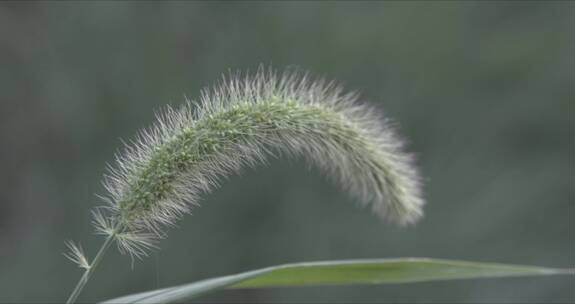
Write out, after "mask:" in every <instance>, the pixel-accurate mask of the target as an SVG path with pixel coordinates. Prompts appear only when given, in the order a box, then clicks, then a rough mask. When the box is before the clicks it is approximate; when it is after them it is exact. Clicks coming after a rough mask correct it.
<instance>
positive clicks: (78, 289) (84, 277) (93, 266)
mask: <svg viewBox="0 0 575 304" xmlns="http://www.w3.org/2000/svg"><path fill="white" fill-rule="evenodd" d="M116 231H117V230H114V233H112V234H110V235H109V236H108V237H107V238H106V241H104V244H102V247H100V250H98V253H97V254H96V256H95V257H94V260H93V261H92V263H91V264H90V268H88V269H86V271H85V272H84V274H83V275H82V277H81V278H80V280H79V281H78V283H77V284H76V287H75V288H74V290H73V291H72V293H71V294H70V297H69V298H68V300H67V301H66V304H72V303H74V302H76V299H77V298H78V296H79V295H80V293H81V292H82V290H83V289H84V286H86V283H88V280H89V279H90V277H91V276H92V274H93V273H94V270H95V269H96V267H97V266H98V264H99V263H100V261H101V260H102V258H103V257H104V254H105V253H106V251H107V250H108V248H110V245H112V242H113V241H114V238H115V237H116Z"/></svg>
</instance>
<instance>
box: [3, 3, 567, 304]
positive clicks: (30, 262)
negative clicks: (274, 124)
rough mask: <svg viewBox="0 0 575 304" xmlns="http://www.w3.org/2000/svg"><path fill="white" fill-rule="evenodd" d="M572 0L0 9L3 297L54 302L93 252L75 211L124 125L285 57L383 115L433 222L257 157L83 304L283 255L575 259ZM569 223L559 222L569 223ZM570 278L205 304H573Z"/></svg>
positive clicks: (110, 266) (242, 297)
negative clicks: (224, 77)
mask: <svg viewBox="0 0 575 304" xmlns="http://www.w3.org/2000/svg"><path fill="white" fill-rule="evenodd" d="M574 28H575V3H570V2H483V1H481V2H472V1H461V2H451V1H445V2H427V1H422V2H417V1H413V2H313V3H307V2H291V3H289V2H242V3H237V2H216V3H213V2H209V3H208V2H183V1H182V2H161V3H160V2H141V3H137V2H25V3H17V2H2V3H1V4H0V168H1V170H2V174H0V185H1V186H0V189H1V191H0V302H59V301H62V300H63V299H65V298H66V296H67V295H68V293H69V292H70V291H71V289H72V287H73V285H74V284H75V282H76V280H77V279H78V278H79V276H80V274H81V271H80V270H79V269H77V268H76V267H75V266H74V265H72V264H71V263H69V262H68V261H67V260H66V259H65V258H64V257H63V256H62V252H63V251H64V250H65V248H64V240H66V239H74V240H79V241H81V242H82V244H83V245H84V247H85V249H86V250H87V253H88V255H90V256H93V254H94V252H95V250H96V249H97V247H98V246H99V245H100V244H101V242H102V239H101V238H100V237H97V236H94V235H93V234H92V228H91V226H90V214H89V208H91V207H92V206H95V205H97V204H99V200H98V199H97V198H96V196H95V195H94V194H95V193H103V187H102V186H101V185H100V180H101V176H102V174H103V173H104V169H105V163H106V162H111V161H112V160H113V154H114V152H115V151H116V150H117V149H118V148H119V147H120V145H121V141H120V138H123V139H129V138H131V137H132V136H133V135H134V134H135V132H136V131H137V130H138V129H140V128H142V127H144V126H147V125H149V124H150V123H151V122H152V121H153V119H154V118H153V117H154V111H155V110H157V109H159V108H161V107H162V105H165V104H174V105H177V104H180V103H181V102H182V100H183V99H184V95H186V96H188V97H189V98H192V99H194V98H196V97H198V95H199V91H200V89H201V88H203V87H204V86H207V85H210V84H212V83H213V82H214V81H216V80H217V79H218V78H219V77H220V75H221V74H222V73H227V72H228V71H229V70H230V69H231V70H232V71H237V70H242V71H245V70H247V69H249V70H252V71H253V70H255V69H256V68H257V66H258V65H259V64H265V65H271V66H273V67H275V68H276V69H279V70H281V69H283V68H285V67H292V66H297V67H300V68H302V69H305V70H309V71H311V72H312V73H313V74H315V75H319V76H325V77H327V78H329V79H337V80H339V81H341V82H342V83H344V84H345V86H346V87H347V88H348V89H352V90H359V91H360V92H361V93H362V97H363V99H364V100H368V101H370V102H373V103H377V104H378V106H380V107H382V108H383V109H384V110H385V112H386V113H387V114H388V116H390V117H392V118H394V120H395V121H396V122H397V124H398V125H399V128H400V131H401V133H402V134H403V135H404V136H405V137H406V138H408V139H409V141H410V145H409V150H410V151H413V152H415V153H417V155H418V163H419V165H420V166H421V168H422V172H423V174H424V176H425V184H426V187H425V189H426V196H427V199H428V205H427V206H426V218H425V219H424V220H423V221H422V222H421V223H420V224H419V225H417V226H415V227H410V228H406V229H401V228H397V227H393V226H392V225H389V224H385V223H381V222H379V221H378V220H377V219H376V218H375V217H374V216H372V215H370V214H369V212H368V210H361V208H357V207H356V206H354V202H353V200H352V199H351V198H349V197H348V196H347V195H345V193H343V191H341V190H339V189H338V188H337V187H336V186H335V185H332V184H331V183H330V182H328V181H327V180H326V179H325V178H324V177H323V176H322V175H321V174H320V173H318V172H316V171H313V170H309V169H308V168H306V166H305V165H304V164H302V163H301V162H297V161H288V160H285V159H278V160H272V161H271V164H270V165H269V166H267V167H260V168H257V169H255V170H246V171H245V172H243V174H241V175H239V176H233V177H231V178H229V179H228V180H226V181H225V182H224V183H223V185H222V188H221V189H220V190H218V191H216V192H215V193H213V194H210V195H207V196H206V197H205V200H204V202H203V206H202V207H201V208H199V209H196V211H195V213H194V215H193V216H187V217H185V218H184V219H183V220H182V221H180V222H179V226H178V227H177V228H175V229H172V230H171V231H170V232H169V238H168V239H165V240H163V241H162V242H161V250H160V251H157V252H155V253H153V254H152V255H151V256H150V257H148V258H147V259H145V260H143V261H136V262H135V263H134V264H133V269H132V266H131V262H130V259H129V258H128V257H126V256H122V255H120V254H118V253H116V252H111V253H110V254H109V255H107V257H106V259H105V260H104V262H103V264H102V265H101V267H100V268H99V269H98V271H97V272H96V274H95V276H94V277H93V280H92V281H91V282H90V283H89V285H88V287H87V289H86V291H85V293H84V294H83V295H82V296H81V300H83V301H96V300H103V299H106V298H111V297H114V296H120V295H123V294H127V293H132V292H137V291H144V290H148V289H153V288H158V287H165V286H170V285H175V284H181V283H186V282H191V281H194V280H199V279H203V278H207V277H213V276H218V275H224V274H230V273H235V272H240V271H244V270H249V269H252V268H257V267H264V266H269V265H274V264H279V263H288V262H296V261H316V260H328V259H351V258H383V257H403V256H427V257H438V258H455V259H465V260H479V261H494V262H505V263H519V264H534V265H541V266H553V267H573V266H575V260H574V259H573V257H574V256H575V242H574V241H573V234H572V233H573V229H574V228H575V222H574V220H573V219H574V218H575V201H574V200H575V187H573V184H574V183H575V171H574V169H575V160H574V155H575V120H574V116H575V100H574V98H573V96H575V69H574V68H575V35H574V31H573V29H574ZM570 231H571V232H570ZM574 284H575V279H573V278H569V277H557V278H517V279H494V280H471V281H459V282H438V283H420V284H411V285H387V286H359V287H323V288H299V289H269V290H259V291H255V290H252V291H225V292H220V293H217V294H214V295H210V296H207V297H204V298H203V299H202V302H222V301H225V302H242V301H243V302H284V303H288V302H289V303H291V302H314V301H315V302H329V303H332V302H346V303H347V302H358V303H359V302H575V289H573V286H574Z"/></svg>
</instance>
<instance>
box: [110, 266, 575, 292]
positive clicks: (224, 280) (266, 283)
mask: <svg viewBox="0 0 575 304" xmlns="http://www.w3.org/2000/svg"><path fill="white" fill-rule="evenodd" d="M561 274H570V275H573V274H575V271H574V270H573V269H555V268H545V267H533V266H520V265H506V264H497V263H478V262H465V261H452V260H439V259H427V258H403V259H375V260H352V261H328V262H309V263H294V264H286V265H280V266H274V267H268V268H263V269H259V270H254V271H249V272H244V273H240V274H235V275H229V276H224V277H219V278H213V279H208V280H203V281H199V282H195V283H190V284H186V285H181V286H176V287H170V288H165V289H162V290H156V291H149V292H146V293H140V294H135V295H131V296H126V297H122V298H117V299H113V300H109V301H107V302H105V303H176V302H181V301H186V300H190V299H193V298H196V297H198V296H200V295H204V294H206V293H209V292H213V291H216V290H220V289H224V288H234V289H238V288H272V287H302V286H322V285H323V286H325V285H358V284H399V283H415V282H430V281H443V280H456V279H476V278H496V277H519V276H544V275H561Z"/></svg>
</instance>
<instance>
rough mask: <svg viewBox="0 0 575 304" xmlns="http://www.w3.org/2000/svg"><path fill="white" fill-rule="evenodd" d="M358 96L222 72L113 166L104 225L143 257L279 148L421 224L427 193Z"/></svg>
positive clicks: (379, 210) (378, 206)
mask: <svg viewBox="0 0 575 304" xmlns="http://www.w3.org/2000/svg"><path fill="white" fill-rule="evenodd" d="M356 99H357V95H356V94H351V93H344V92H343V91H342V90H341V88H340V87H339V86H337V85H335V84H333V83H326V82H323V81H314V80H310V79H309V78H308V76H307V75H302V74H298V73H286V74H283V75H279V76H278V75H277V74H275V73H273V72H271V71H264V70H263V69H261V70H260V71H259V72H257V73H256V74H255V75H253V76H245V77H241V76H232V77H229V78H225V79H223V81H222V82H221V83H220V84H219V85H218V86H216V87H215V88H214V89H212V90H206V91H204V92H203V94H202V96H201V99H200V100H199V103H193V102H190V101H187V102H186V103H185V105H183V106H182V107H181V108H179V109H173V108H171V107H167V108H165V109H164V110H163V111H162V112H161V113H160V114H159V115H157V121H156V123H155V124H154V125H153V126H152V127H151V128H149V129H146V130H144V131H142V132H140V133H139V134H138V136H137V137H136V139H135V140H134V141H132V142H131V143H129V144H128V145H126V147H125V149H124V151H122V152H121V153H119V154H118V155H117V157H116V164H115V165H114V166H111V167H110V168H109V174H108V175H107V176H106V178H105V182H104V185H105V187H106V189H107V191H108V195H107V196H106V197H105V199H106V201H107V202H108V204H107V206H104V207H100V208H97V209H96V210H95V211H94V212H93V214H94V216H93V221H94V225H95V227H96V230H97V232H99V233H101V234H106V235H113V236H114V237H115V239H116V240H117V241H118V245H119V248H120V250H121V251H122V252H128V253H130V254H133V255H135V256H141V255H145V254H146V252H147V249H149V248H151V247H154V240H155V239H157V238H158V237H161V236H163V230H164V227H165V226H170V225H172V224H173V223H174V221H175V220H176V219H178V218H179V217H180V216H182V215H184V214H186V213H188V212H190V210H191V208H192V207H193V206H195V205H197V204H198V201H199V198H200V195H201V194H203V193H206V192H209V191H210V190H211V189H213V188H215V187H216V186H217V185H218V183H219V180H220V179H221V178H222V177H225V176H228V175H230V174H232V173H234V172H236V171H238V170H239V169H240V168H242V167H245V166H255V165H257V164H259V163H263V162H265V160H266V157H267V156H268V155H270V154H273V153H280V154H288V155H292V156H297V157H302V158H304V159H305V160H306V161H308V162H309V163H311V164H313V165H315V166H317V167H318V168H320V169H321V170H323V171H324V172H326V173H327V175H328V176H329V177H331V178H333V179H334V180H336V181H337V182H338V183H339V184H340V185H341V186H342V187H343V188H345V189H347V190H348V192H350V193H351V194H352V195H354V196H356V197H357V198H358V199H359V200H360V201H361V202H362V203H363V204H365V205H368V206H370V207H371V209H372V210H373V212H374V213H375V214H376V215H378V216H379V217H381V218H387V219H391V220H393V221H395V222H398V223H400V224H409V223H414V222H415V221H417V220H418V219H419V218H420V217H421V216H422V206H423V204H424V200H423V199H422V194H421V190H420V189H421V188H420V178H419V174H418V172H417V170H416V168H415V167H414V165H413V160H412V157H411V156H410V155H409V154H407V153H405V152H404V147H403V146H404V145H403V143H402V141H401V140H399V139H398V137H397V136H396V134H395V132H394V130H392V129H391V128H390V126H389V124H388V123H387V121H386V120H385V119H383V118H382V117H381V116H380V115H379V114H376V113H377V112H376V111H375V110H374V109H373V108H371V107H369V106H367V105H361V104H359V103H358V102H357V100H356ZM73 248H75V247H73ZM74 250H76V249H73V250H72V252H74ZM76 251H79V250H76ZM79 256H81V255H79ZM72 259H74V260H75V259H76V258H75V255H74V256H72ZM81 263H82V264H83V261H81Z"/></svg>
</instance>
